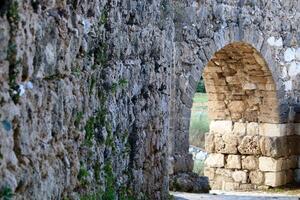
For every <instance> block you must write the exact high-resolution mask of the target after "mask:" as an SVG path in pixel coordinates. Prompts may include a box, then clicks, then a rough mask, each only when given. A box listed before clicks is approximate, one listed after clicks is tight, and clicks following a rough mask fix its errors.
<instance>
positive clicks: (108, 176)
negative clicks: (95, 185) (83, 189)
mask: <svg viewBox="0 0 300 200" xmlns="http://www.w3.org/2000/svg"><path fill="white" fill-rule="evenodd" d="M104 172H105V192H104V194H103V196H102V197H103V199H115V198H116V188H115V181H116V180H115V176H114V173H113V168H112V163H111V161H107V162H106V163H105V165H104Z"/></svg>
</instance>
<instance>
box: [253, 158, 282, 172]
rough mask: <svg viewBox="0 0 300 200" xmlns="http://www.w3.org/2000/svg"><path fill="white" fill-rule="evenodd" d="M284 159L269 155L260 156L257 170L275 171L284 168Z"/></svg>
mask: <svg viewBox="0 0 300 200" xmlns="http://www.w3.org/2000/svg"><path fill="white" fill-rule="evenodd" d="M283 161H284V159H282V158H279V159H274V158H271V157H260V158H259V159H258V163H259V170H261V171H263V172H277V171H281V170H283V169H284V162H283Z"/></svg>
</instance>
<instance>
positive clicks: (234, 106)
mask: <svg viewBox="0 0 300 200" xmlns="http://www.w3.org/2000/svg"><path fill="white" fill-rule="evenodd" d="M228 108H229V110H230V112H231V113H242V112H244V110H245V103H244V101H232V102H230V103H229V105H228Z"/></svg>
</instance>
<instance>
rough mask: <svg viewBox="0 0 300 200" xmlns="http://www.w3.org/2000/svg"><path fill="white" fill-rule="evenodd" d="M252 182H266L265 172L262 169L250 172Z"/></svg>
mask: <svg viewBox="0 0 300 200" xmlns="http://www.w3.org/2000/svg"><path fill="white" fill-rule="evenodd" d="M249 179H250V182H251V183H253V184H255V185H261V184H263V183H264V174H263V173H262V172H260V171H251V172H250V173H249Z"/></svg>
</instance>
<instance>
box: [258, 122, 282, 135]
mask: <svg viewBox="0 0 300 200" xmlns="http://www.w3.org/2000/svg"><path fill="white" fill-rule="evenodd" d="M259 134H260V135H262V136H268V137H281V136H285V135H286V134H287V125H286V124H270V123H261V124H260V125H259Z"/></svg>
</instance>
